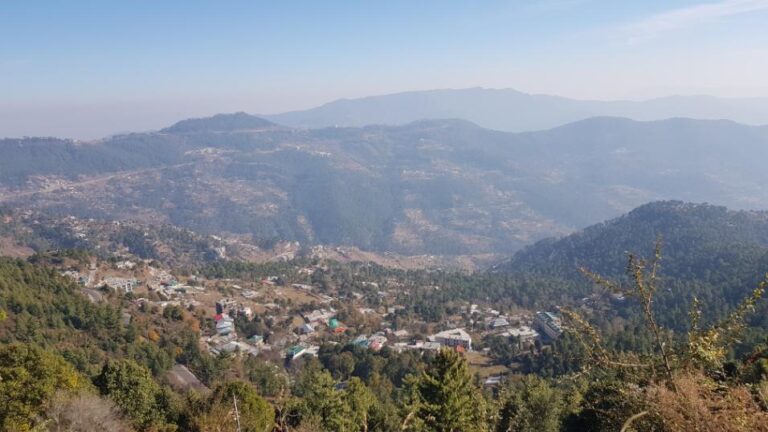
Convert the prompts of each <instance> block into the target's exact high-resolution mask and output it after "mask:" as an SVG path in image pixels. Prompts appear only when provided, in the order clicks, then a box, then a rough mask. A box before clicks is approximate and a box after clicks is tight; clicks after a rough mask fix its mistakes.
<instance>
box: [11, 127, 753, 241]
mask: <svg viewBox="0 0 768 432" xmlns="http://www.w3.org/2000/svg"><path fill="white" fill-rule="evenodd" d="M0 148H2V152H3V158H2V160H0V200H2V202H5V203H7V204H9V205H12V206H22V207H31V208H36V209H44V210H46V211H49V212H53V213H60V214H74V215H78V216H81V217H96V218H102V219H118V220H126V219H132V220H139V221H143V222H151V223H154V224H157V223H170V224H174V225H179V226H183V227H187V228H190V229H193V230H195V231H197V232H201V233H213V234H216V233H222V232H229V233H234V234H242V235H246V236H251V237H252V240H253V241H254V242H257V243H260V244H266V245H269V244H271V243H274V242H277V241H280V240H289V241H294V240H295V241H300V242H301V243H302V244H305V245H312V244H331V245H351V246H357V247H359V248H362V249H367V250H373V251H380V252H381V251H395V252H398V253H401V254H410V255H414V254H424V253H426V254H442V255H459V254H479V253H504V254H509V253H511V252H514V251H516V250H517V249H519V248H520V247H522V246H524V245H526V244H530V243H531V242H533V241H535V240H538V239H541V238H544V237H547V236H551V235H559V234H564V233H568V232H571V231H573V230H575V229H577V228H580V227H583V226H587V225H589V224H592V223H595V222H596V221H599V220H604V219H606V218H610V217H615V216H617V215H619V214H621V213H622V212H625V211H628V210H630V209H632V208H634V207H636V206H638V205H640V204H643V203H645V202H648V201H651V200H655V199H672V198H674V199H684V200H687V201H697V202H713V203H718V204H723V205H728V206H729V207H731V208H736V209H740V208H753V207H760V206H766V205H768V194H766V192H765V189H764V188H763V185H764V184H765V183H766V182H768V175H766V173H765V170H764V169H763V167H762V164H761V160H762V159H763V157H761V156H768V155H765V152H766V150H765V149H766V148H768V130H766V129H765V128H760V127H750V126H744V125H739V124H736V123H732V122H727V121H696V120H685V119H673V120H666V121H659V122H649V123H641V122H634V121H630V120H626V119H617V118H595V119H590V120H585V121H582V122H579V123H575V124H570V125H566V126H563V127H559V128H556V129H552V130H549V131H541V132H531V133H521V134H511V133H503V132H498V131H492V130H487V129H482V128H480V127H478V126H476V125H474V124H471V123H468V122H465V121H460V120H433V121H420V122H416V123H412V124H409V125H405V126H397V127H392V126H389V127H387V126H370V127H364V128H327V129H317V130H304V129H289V128H285V127H277V126H273V125H271V124H270V123H268V122H265V121H264V120H261V119H258V118H255V117H251V116H248V115H245V114H242V113H241V114H233V115H228V116H227V115H221V116H215V117H212V118H209V119H194V120H188V121H184V122H180V123H179V124H177V125H174V126H172V127H171V128H168V129H166V130H165V131H163V132H160V133H145V134H128V135H120V136H116V137H113V138H109V139H105V140H103V141H98V142H92V143H83V142H72V141H62V140H55V139H34V138H29V139H21V140H3V141H0Z"/></svg>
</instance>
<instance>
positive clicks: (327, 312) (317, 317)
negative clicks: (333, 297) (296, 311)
mask: <svg viewBox="0 0 768 432" xmlns="http://www.w3.org/2000/svg"><path fill="white" fill-rule="evenodd" d="M334 316H336V311H335V310H333V309H319V310H313V311H312V312H310V313H306V314H304V315H303V317H304V319H305V320H306V321H307V322H308V323H310V324H317V323H320V322H322V323H327V322H329V321H330V319H331V318H333V317H334Z"/></svg>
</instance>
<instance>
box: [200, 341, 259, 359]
mask: <svg viewBox="0 0 768 432" xmlns="http://www.w3.org/2000/svg"><path fill="white" fill-rule="evenodd" d="M211 353H212V354H215V355H219V354H223V353H247V354H249V355H252V356H254V357H255V356H257V355H259V349H258V348H256V347H253V346H251V345H248V344H247V343H243V342H238V341H229V342H225V343H223V344H220V345H217V346H215V347H213V348H212V349H211Z"/></svg>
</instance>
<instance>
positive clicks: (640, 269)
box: [563, 240, 768, 431]
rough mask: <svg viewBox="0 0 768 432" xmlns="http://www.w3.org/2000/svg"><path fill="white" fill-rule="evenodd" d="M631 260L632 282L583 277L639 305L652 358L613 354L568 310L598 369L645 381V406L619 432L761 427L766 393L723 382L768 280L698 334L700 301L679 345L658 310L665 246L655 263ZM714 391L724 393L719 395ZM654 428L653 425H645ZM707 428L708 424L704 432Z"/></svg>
mask: <svg viewBox="0 0 768 432" xmlns="http://www.w3.org/2000/svg"><path fill="white" fill-rule="evenodd" d="M627 256H628V259H627V267H626V272H627V281H626V282H625V283H624V284H622V283H620V282H617V281H615V280H612V279H608V278H605V277H603V276H601V275H599V274H596V273H594V272H591V271H590V270H588V269H586V268H581V269H580V271H581V272H582V273H583V274H584V275H585V276H586V277H587V278H589V279H590V280H591V281H592V282H594V283H595V284H596V285H598V286H600V287H603V288H605V289H607V290H608V291H610V292H611V293H614V294H621V295H623V296H625V297H627V298H632V299H635V300H637V301H638V303H639V305H640V309H641V312H642V318H643V321H644V323H645V326H646V328H647V329H648V331H649V332H650V334H651V335H652V336H653V341H654V349H653V351H652V352H651V353H650V354H649V355H639V354H626V353H612V352H609V350H607V349H606V348H605V347H604V344H603V341H602V338H601V335H600V334H599V332H598V331H596V330H595V329H594V328H593V327H592V326H591V325H590V324H589V322H588V321H587V320H586V319H584V318H583V317H581V316H580V315H579V314H578V313H576V312H575V311H573V310H569V309H565V310H563V315H564V317H565V318H566V319H567V320H568V321H569V323H570V327H571V329H572V331H573V332H574V333H575V334H576V338H577V340H579V341H580V342H581V343H582V345H583V346H584V347H585V348H586V349H587V353H588V354H589V355H590V357H591V358H592V359H593V360H594V361H595V363H596V364H598V365H600V366H603V367H604V368H607V369H608V370H611V369H613V370H616V371H624V370H634V371H640V372H641V373H640V374H639V376H640V377H642V378H639V380H640V381H639V382H645V383H647V387H646V390H644V391H643V392H642V393H643V395H644V396H642V397H641V398H639V400H643V401H644V402H643V403H642V404H641V405H639V406H638V409H637V410H636V411H635V412H634V413H629V414H628V415H627V417H626V420H625V421H624V422H623V424H621V430H622V431H624V430H640V429H643V428H640V429H637V428H638V427H640V426H638V425H637V424H636V423H642V422H646V426H645V427H646V428H649V429H654V428H655V427H661V428H662V429H664V430H692V429H691V428H693V429H695V430H734V429H733V426H734V425H737V424H738V425H741V426H739V427H738V428H737V429H735V430H755V429H749V428H748V427H747V426H746V425H748V424H749V425H752V424H755V423H753V422H754V421H755V419H758V423H756V424H759V421H762V420H764V419H766V418H767V417H768V414H766V413H765V411H764V410H761V409H760V408H756V406H757V405H756V404H755V401H756V400H760V399H763V400H764V397H763V395H762V392H761V391H760V389H761V388H762V387H757V388H756V390H755V391H753V392H752V393H753V394H752V396H750V392H749V390H747V389H748V387H744V386H735V387H727V386H724V385H723V383H722V382H720V381H722V379H723V377H725V376H726V374H725V373H724V372H723V369H724V364H725V360H726V356H727V353H728V351H729V348H730V347H732V346H733V345H734V344H735V343H737V342H739V337H740V335H741V334H742V333H743V331H744V330H745V328H746V324H745V320H746V317H747V315H748V314H749V313H751V312H754V311H755V308H756V305H757V303H758V302H759V301H760V299H761V298H762V297H763V294H764V293H765V290H766V289H767V288H768V274H766V275H765V276H764V277H763V280H762V281H761V282H760V283H759V284H758V285H757V287H756V288H755V289H754V290H753V291H752V292H751V294H750V295H749V296H748V297H747V298H745V299H744V300H743V301H742V302H741V303H740V304H739V305H738V306H737V307H736V308H735V309H734V310H733V311H732V312H731V313H730V314H729V315H728V316H726V317H725V318H724V319H723V320H721V321H719V322H717V323H715V324H714V325H711V326H709V327H708V328H705V329H701V328H700V323H701V320H702V319H701V310H700V307H699V301H698V299H696V298H694V301H693V308H692V310H691V313H690V320H691V322H690V330H689V332H688V335H687V336H688V338H687V341H680V340H676V339H674V338H673V333H672V331H671V330H669V329H667V328H664V327H663V326H661V325H660V324H659V323H658V321H657V319H656V316H655V314H654V310H653V304H654V297H655V294H656V293H657V291H658V288H659V277H658V275H659V272H660V268H661V258H662V254H661V241H660V240H657V242H656V245H655V248H654V255H653V259H651V260H650V261H646V260H645V259H643V258H640V257H638V256H636V255H634V254H631V253H630V254H627ZM628 359H630V361H627V360H628ZM648 372H650V374H648ZM618 373H621V374H624V372H618ZM717 388H719V389H721V391H715V389H717ZM629 393H631V391H630V392H629ZM635 393H637V392H635ZM654 422H655V423H656V426H648V425H649V424H652V423H654ZM706 423H709V425H708V426H707V427H706V428H704V429H701V426H702V425H704V424H706ZM659 425H663V426H659ZM711 427H720V429H711ZM745 427H747V428H745ZM680 428H682V429H680Z"/></svg>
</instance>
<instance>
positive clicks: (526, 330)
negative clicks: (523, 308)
mask: <svg viewBox="0 0 768 432" xmlns="http://www.w3.org/2000/svg"><path fill="white" fill-rule="evenodd" d="M504 334H506V335H509V336H513V337H515V338H517V340H518V341H520V343H529V342H532V341H534V340H536V339H538V337H539V332H537V331H536V330H534V329H532V328H530V327H528V326H520V327H518V328H513V329H509V330H507V331H506V332H505V333H504Z"/></svg>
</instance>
